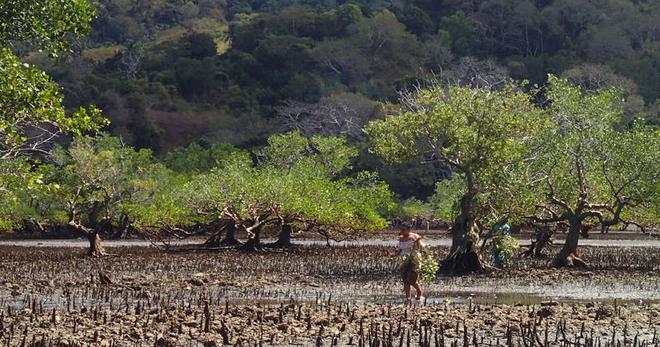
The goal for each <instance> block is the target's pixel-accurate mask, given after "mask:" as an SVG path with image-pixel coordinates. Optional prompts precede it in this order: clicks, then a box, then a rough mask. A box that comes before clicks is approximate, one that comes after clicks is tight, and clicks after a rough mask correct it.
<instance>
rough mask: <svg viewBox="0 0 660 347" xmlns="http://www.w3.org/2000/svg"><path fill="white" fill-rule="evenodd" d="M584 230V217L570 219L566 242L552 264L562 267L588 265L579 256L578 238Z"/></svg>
mask: <svg viewBox="0 0 660 347" xmlns="http://www.w3.org/2000/svg"><path fill="white" fill-rule="evenodd" d="M581 231H582V219H581V218H580V217H579V216H572V217H571V218H570V219H569V225H568V235H566V243H564V246H563V247H562V249H561V251H559V254H557V256H556V257H555V259H554V260H553V262H552V266H554V267H557V268H560V267H586V266H587V264H586V263H585V262H584V261H583V260H582V259H580V258H578V256H577V248H578V240H579V239H580V233H581Z"/></svg>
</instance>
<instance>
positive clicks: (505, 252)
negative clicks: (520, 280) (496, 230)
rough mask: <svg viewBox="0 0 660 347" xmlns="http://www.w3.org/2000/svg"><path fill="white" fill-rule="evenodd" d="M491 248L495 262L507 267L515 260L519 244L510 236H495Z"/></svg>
mask: <svg viewBox="0 0 660 347" xmlns="http://www.w3.org/2000/svg"><path fill="white" fill-rule="evenodd" d="M491 247H492V253H493V256H494V257H495V258H496V262H497V263H499V264H500V265H502V266H504V267H507V266H511V264H513V262H514V260H515V259H516V256H517V255H518V250H519V249H520V243H519V242H518V240H517V239H516V238H515V237H513V236H511V235H497V236H495V237H493V240H492V242H491Z"/></svg>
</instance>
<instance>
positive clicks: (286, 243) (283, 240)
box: [269, 223, 293, 248]
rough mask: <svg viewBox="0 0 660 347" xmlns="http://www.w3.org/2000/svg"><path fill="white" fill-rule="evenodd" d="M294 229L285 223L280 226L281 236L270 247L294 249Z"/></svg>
mask: <svg viewBox="0 0 660 347" xmlns="http://www.w3.org/2000/svg"><path fill="white" fill-rule="evenodd" d="M292 230H293V228H292V227H291V224H289V223H283V224H282V225H281V226H280V234H279V236H278V238H277V241H275V242H274V243H272V244H270V245H269V246H270V247H274V248H289V247H293V244H292V243H291V232H292Z"/></svg>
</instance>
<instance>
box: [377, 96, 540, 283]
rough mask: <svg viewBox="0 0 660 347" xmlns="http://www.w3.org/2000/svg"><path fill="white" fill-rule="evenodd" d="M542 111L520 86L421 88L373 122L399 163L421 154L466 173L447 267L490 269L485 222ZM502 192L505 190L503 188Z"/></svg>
mask: <svg viewBox="0 0 660 347" xmlns="http://www.w3.org/2000/svg"><path fill="white" fill-rule="evenodd" d="M540 121H541V117H540V115H539V112H538V109H537V108H536V107H535V106H534V105H533V104H532V103H531V101H530V96H529V95H527V94H526V93H524V92H521V91H519V90H518V89H517V88H515V87H514V86H505V87H503V88H501V89H500V90H490V89H487V88H477V89H471V88H468V87H451V88H446V89H445V88H442V87H439V86H436V87H432V88H430V89H425V90H421V91H420V92H419V93H418V95H416V97H415V98H414V102H413V103H411V108H410V109H408V110H405V111H402V112H401V113H400V114H398V115H394V116H389V117H387V118H386V119H384V120H380V121H374V122H372V123H370V124H369V125H368V126H367V129H366V131H367V133H368V134H369V136H370V137H371V140H372V141H373V150H374V151H375V152H376V153H379V154H380V155H382V156H384V157H385V158H387V159H389V160H391V161H394V162H397V161H402V160H406V159H409V158H411V157H418V158H420V159H422V160H425V161H440V162H441V163H443V164H445V165H448V166H449V167H450V168H451V169H452V170H453V171H454V172H455V173H459V174H461V175H462V176H463V178H464V185H465V187H464V192H463V194H462V195H461V197H460V199H459V200H458V201H457V202H456V203H457V207H458V213H457V215H456V217H455V218H454V220H453V223H452V227H451V234H452V246H451V249H450V252H449V256H448V257H447V259H445V261H444V262H443V265H442V267H441V270H442V271H444V272H446V273H449V274H459V273H466V272H472V271H478V270H481V269H483V268H484V264H483V263H482V261H481V259H480V257H479V255H478V253H477V249H476V246H477V242H478V240H479V233H478V231H477V220H478V219H480V218H481V217H483V216H484V215H485V214H487V213H488V212H489V209H490V208H491V207H492V206H502V205H503V204H504V203H505V202H508V201H511V200H510V199H511V198H512V197H511V196H510V197H509V199H505V198H504V197H505V196H506V194H505V193H504V192H510V191H509V190H508V189H507V185H508V183H509V182H510V180H511V179H512V178H513V177H515V176H516V175H512V174H511V173H510V172H509V169H510V167H511V166H512V165H514V164H516V163H517V162H519V161H520V160H521V159H523V158H522V157H523V155H524V154H525V153H526V146H527V145H528V142H529V140H530V137H531V136H532V135H533V130H534V129H536V128H537V126H538V124H539V122H540ZM498 191H501V192H500V193H498Z"/></svg>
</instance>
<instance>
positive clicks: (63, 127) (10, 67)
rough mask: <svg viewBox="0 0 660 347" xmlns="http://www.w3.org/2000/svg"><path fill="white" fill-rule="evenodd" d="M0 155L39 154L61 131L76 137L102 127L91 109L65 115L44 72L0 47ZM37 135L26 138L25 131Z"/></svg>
mask: <svg viewBox="0 0 660 347" xmlns="http://www.w3.org/2000/svg"><path fill="white" fill-rule="evenodd" d="M0 113H2V117H1V118H0V156H1V157H3V158H7V157H13V156H17V155H21V154H25V153H26V152H27V153H28V154H29V153H31V152H32V154H34V152H37V153H38V152H39V151H42V150H43V147H45V146H46V145H48V143H49V142H50V141H51V140H52V139H53V137H54V136H56V135H58V134H59V133H61V132H65V133H72V134H74V135H80V134H82V133H84V132H89V131H93V130H95V129H97V128H98V127H100V126H102V125H104V124H105V120H104V119H103V118H102V117H101V115H100V111H99V110H98V109H96V108H94V107H90V108H88V109H84V108H81V109H80V110H79V111H77V112H75V113H73V114H67V113H66V112H65V111H64V108H63V107H62V94H61V93H60V91H59V86H58V85H57V84H55V82H53V81H52V80H51V79H50V78H49V77H48V76H47V75H46V74H45V73H44V72H42V71H40V70H39V69H37V68H35V67H33V66H30V65H28V64H24V63H21V62H20V61H19V60H18V58H17V57H16V56H14V55H13V54H12V53H11V52H10V51H9V50H8V49H2V48H0ZM35 127H36V129H38V130H37V131H36V133H37V134H35V135H30V134H29V132H30V131H32V133H35Z"/></svg>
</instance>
